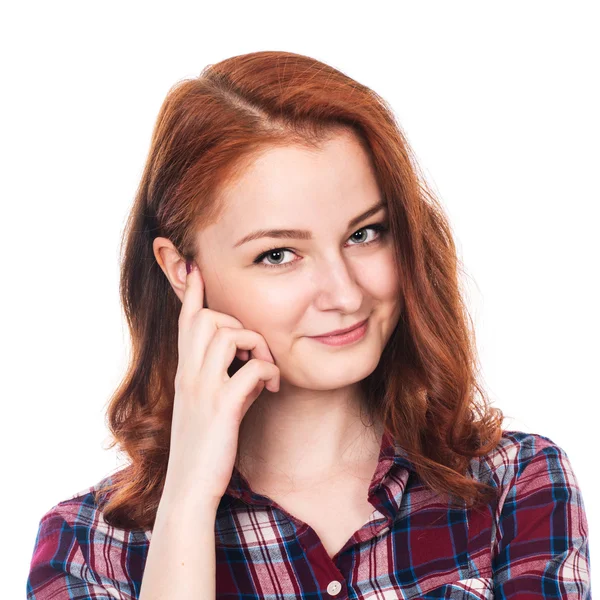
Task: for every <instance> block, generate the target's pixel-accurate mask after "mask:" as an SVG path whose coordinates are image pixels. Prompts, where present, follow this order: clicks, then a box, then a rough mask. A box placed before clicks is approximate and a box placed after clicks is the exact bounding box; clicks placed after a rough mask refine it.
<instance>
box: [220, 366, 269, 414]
mask: <svg viewBox="0 0 600 600" xmlns="http://www.w3.org/2000/svg"><path fill="white" fill-rule="evenodd" d="M279 376H280V372H279V367H277V366H275V365H274V364H272V363H268V362H264V361H261V360H256V359H252V360H251V361H250V362H248V363H246V364H245V365H244V366H243V367H242V368H241V369H239V370H238V371H237V372H236V373H235V374H234V375H233V377H231V379H230V380H229V381H228V382H227V383H226V384H225V387H226V389H227V390H228V392H231V395H232V396H233V397H234V398H240V397H241V398H246V400H245V401H244V403H243V404H242V406H241V411H242V413H241V416H242V417H243V416H244V415H245V414H246V411H247V410H248V408H250V405H251V404H252V403H253V402H254V400H256V398H257V397H258V396H259V395H260V392H261V391H262V387H261V386H259V387H258V390H257V389H256V388H257V382H259V383H260V382H264V385H265V387H266V388H267V389H268V390H269V391H270V392H278V391H279V384H280V379H279Z"/></svg>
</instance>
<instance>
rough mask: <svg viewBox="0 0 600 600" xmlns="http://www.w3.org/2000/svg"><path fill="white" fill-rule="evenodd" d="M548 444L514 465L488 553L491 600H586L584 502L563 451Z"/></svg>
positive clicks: (588, 591)
mask: <svg viewBox="0 0 600 600" xmlns="http://www.w3.org/2000/svg"><path fill="white" fill-rule="evenodd" d="M548 442H550V443H548V444H547V445H546V444H544V447H543V448H542V449H541V450H539V451H537V452H529V456H528V457H526V458H525V457H523V458H520V459H519V461H518V465H517V467H518V468H517V469H516V472H515V474H514V477H513V482H512V485H511V486H510V489H509V491H508V493H507V495H506V498H505V500H504V504H503V506H502V509H501V512H500V516H499V520H498V528H497V536H496V540H495V543H494V544H493V552H492V570H493V579H494V596H495V597H496V598H503V599H514V600H540V599H541V598H561V599H563V600H575V599H578V600H579V599H584V600H590V599H591V589H590V564H589V544H588V523H587V519H586V515H585V508H584V503H583V497H582V494H581V490H580V488H579V484H578V481H577V478H576V477H575V474H574V472H573V469H572V466H571V464H570V462H569V459H568V457H567V455H566V453H565V451H564V450H562V449H561V448H560V447H559V446H557V445H556V444H553V443H552V442H551V440H548ZM526 453H527V451H522V453H521V456H524V455H525V454H526Z"/></svg>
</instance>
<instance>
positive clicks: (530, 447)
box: [470, 429, 577, 488]
mask: <svg viewBox="0 0 600 600" xmlns="http://www.w3.org/2000/svg"><path fill="white" fill-rule="evenodd" d="M470 470H471V472H472V474H473V477H474V478H476V479H478V480H479V481H481V482H483V483H487V484H490V485H494V486H497V487H503V488H504V487H507V486H508V487H510V486H512V485H513V484H514V483H515V481H516V480H517V479H521V478H522V477H523V475H525V477H531V476H534V475H535V476H538V477H542V478H544V477H545V478H552V477H554V478H555V479H556V478H557V477H562V479H563V480H564V482H565V483H567V484H570V485H573V486H575V487H577V481H576V479H575V476H574V473H573V467H572V465H571V462H570V460H569V457H568V455H567V453H566V451H565V449H564V448H562V447H561V446H559V445H558V444H557V443H555V442H554V441H553V440H552V439H550V438H549V437H547V436H544V435H541V434H539V433H529V432H525V431H518V430H512V429H503V430H502V437H501V439H500V441H499V443H498V444H497V445H496V447H495V448H493V449H492V450H491V451H490V452H488V453H487V454H485V455H483V456H479V457H476V458H474V459H473V460H472V461H471V465H470Z"/></svg>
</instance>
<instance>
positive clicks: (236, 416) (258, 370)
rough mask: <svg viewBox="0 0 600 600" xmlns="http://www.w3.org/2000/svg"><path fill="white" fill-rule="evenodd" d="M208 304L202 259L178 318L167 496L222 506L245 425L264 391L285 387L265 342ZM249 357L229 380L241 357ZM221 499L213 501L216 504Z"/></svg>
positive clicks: (189, 280)
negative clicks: (248, 412)
mask: <svg viewBox="0 0 600 600" xmlns="http://www.w3.org/2000/svg"><path fill="white" fill-rule="evenodd" d="M203 307H204V282H203V280H202V277H201V275H200V271H199V269H198V267H197V266H196V265H195V263H192V271H191V272H190V273H189V274H188V275H187V278H186V288H185V292H184V298H183V303H182V307H181V313H180V316H179V341H178V350H179V362H178V367H177V373H176V375H175V398H174V406H173V420H172V427H171V445H170V454H169V463H168V467H167V476H166V481H165V488H164V490H163V497H164V496H165V494H167V495H168V497H169V498H173V499H177V500H181V499H182V497H183V496H185V497H186V499H191V500H192V501H194V502H195V501H198V502H202V503H207V502H208V503H210V504H211V505H212V506H215V507H216V506H218V504H219V502H220V500H221V498H222V496H223V494H224V493H225V491H226V489H227V485H228V484H229V480H230V479H231V475H232V473H233V466H234V463H235V457H236V454H237V447H238V435H239V428H240V423H241V421H242V419H243V418H244V415H245V414H246V412H247V411H248V409H249V408H250V406H251V405H252V403H253V402H254V401H255V400H256V398H258V396H259V395H260V393H261V392H262V391H263V388H264V387H265V386H266V387H267V389H268V390H270V391H272V392H277V391H278V390H279V368H278V367H276V366H275V363H274V360H273V357H272V355H271V352H270V350H269V348H268V346H267V343H266V341H265V339H264V338H263V337H262V336H261V335H260V334H259V333H257V332H255V331H251V330H249V329H244V327H243V325H242V324H241V323H240V321H238V320H237V319H236V318H234V317H232V316H230V315H227V314H224V313H220V312H217V311H214V310H210V309H208V308H203ZM250 355H252V358H251V359H250V360H248V362H247V363H246V364H244V365H243V366H242V367H241V368H240V369H238V370H237V371H236V372H235V374H234V375H233V376H232V377H230V376H229V374H228V372H227V371H228V368H229V366H230V365H231V362H232V361H233V359H234V358H235V357H236V356H237V357H238V358H239V359H241V360H247V359H248V358H249V357H250ZM213 503H214V504H213Z"/></svg>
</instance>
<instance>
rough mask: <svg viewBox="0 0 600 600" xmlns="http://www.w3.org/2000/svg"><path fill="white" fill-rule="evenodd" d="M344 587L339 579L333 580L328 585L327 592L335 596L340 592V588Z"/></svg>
mask: <svg viewBox="0 0 600 600" xmlns="http://www.w3.org/2000/svg"><path fill="white" fill-rule="evenodd" d="M341 589H342V584H341V583H340V582H339V581H332V582H331V583H330V584H329V585H328V586H327V593H328V594H329V595H330V596H335V595H336V594H339V593H340V590H341Z"/></svg>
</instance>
